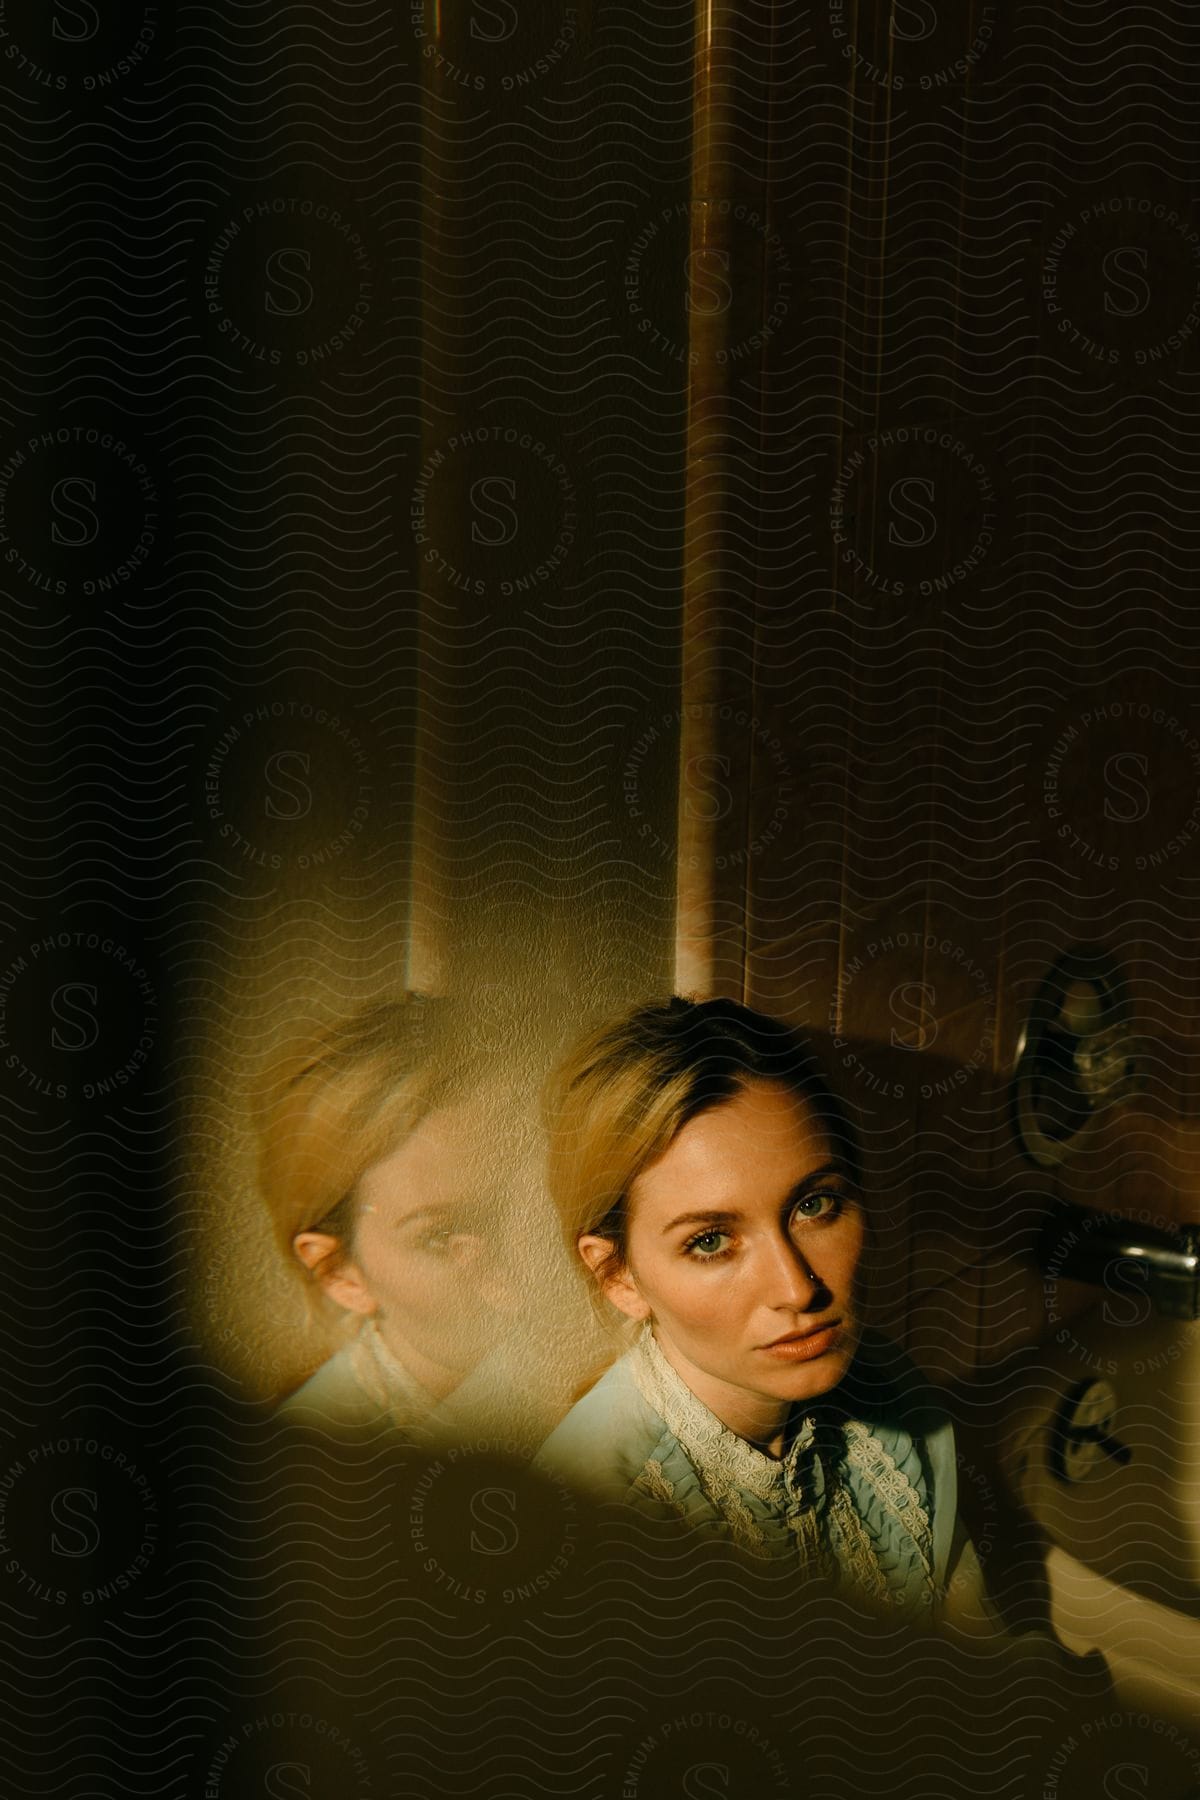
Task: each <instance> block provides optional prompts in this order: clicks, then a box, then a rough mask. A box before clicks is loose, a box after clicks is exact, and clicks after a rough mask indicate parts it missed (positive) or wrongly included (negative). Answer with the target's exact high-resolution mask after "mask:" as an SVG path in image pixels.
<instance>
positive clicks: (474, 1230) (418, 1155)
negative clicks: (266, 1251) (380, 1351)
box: [296, 1103, 513, 1394]
mask: <svg viewBox="0 0 1200 1800" xmlns="http://www.w3.org/2000/svg"><path fill="white" fill-rule="evenodd" d="M494 1133H495V1127H494V1121H492V1120H491V1113H490V1109H488V1108H486V1107H481V1106H480V1105H478V1104H472V1103H466V1104H464V1105H461V1106H452V1107H447V1108H446V1109H445V1110H443V1111H441V1112H438V1113H434V1114H432V1115H431V1117H429V1118H428V1119H425V1120H424V1121H423V1122H422V1123H421V1124H420V1125H419V1126H418V1127H417V1129H416V1130H415V1131H414V1132H412V1134H411V1135H410V1136H409V1137H408V1138H406V1139H405V1141H404V1143H402V1144H401V1145H400V1146H399V1148H398V1149H396V1150H394V1151H392V1153H391V1154H390V1155H389V1156H386V1157H384V1158H383V1160H382V1161H381V1162H377V1163H375V1164H374V1165H373V1166H372V1167H371V1168H369V1169H368V1170H367V1171H366V1173H365V1174H364V1175H363V1177H362V1178H361V1180H360V1181H359V1184H358V1190H357V1201H358V1205H357V1211H356V1221H357V1222H356V1225H355V1229H354V1239H353V1245H352V1248H351V1249H350V1251H349V1253H348V1254H344V1255H343V1256H342V1257H341V1259H340V1260H339V1261H338V1263H337V1264H336V1266H335V1267H334V1268H333V1269H332V1270H331V1272H330V1274H329V1275H328V1277H327V1278H326V1279H325V1288H326V1292H327V1293H328V1294H329V1296H330V1298H331V1299H333V1300H336V1301H337V1302H338V1304H339V1305H341V1306H344V1307H346V1308H348V1309H349V1310H351V1311H353V1312H359V1313H364V1314H367V1315H369V1316H372V1317H374V1318H375V1319H376V1321H377V1324H378V1327H379V1331H380V1334H381V1336H382V1337H383V1340H384V1343H385V1344H386V1345H387V1347H388V1348H389V1349H390V1350H391V1351H392V1353H393V1354H394V1355H395V1356H396V1357H398V1359H399V1360H400V1361H401V1362H402V1363H403V1364H404V1365H405V1367H406V1368H408V1369H409V1370H410V1371H411V1373H412V1374H414V1375H415V1376H416V1377H417V1379H418V1380H419V1381H421V1382H423V1384H424V1385H425V1386H427V1387H429V1388H430V1390H431V1391H432V1392H434V1393H435V1394H437V1393H446V1392H450V1391H451V1390H452V1388H453V1387H454V1386H455V1385H457V1382H458V1381H460V1380H461V1379H462V1377H463V1376H464V1375H465V1374H467V1373H468V1371H469V1370H470V1369H472V1368H473V1367H474V1366H475V1364H476V1363H477V1362H478V1361H479V1359H480V1357H481V1356H482V1355H483V1354H484V1352H485V1351H486V1350H487V1349H488V1348H489V1347H490V1344H491V1342H492V1341H493V1340H494V1339H495V1336H496V1328H497V1323H498V1321H497V1313H498V1312H504V1311H508V1310H509V1309H510V1307H511V1304H512V1298H513V1296H512V1289H511V1287H510V1285H509V1283H508V1281H507V1280H506V1279H505V1276H504V1275H503V1274H502V1272H501V1270H500V1267H499V1262H500V1243H501V1236H502V1234H501V1229H500V1222H499V1220H498V1218H497V1217H496V1211H497V1208H496V1203H495V1201H494V1200H493V1198H492V1195H491V1193H490V1192H489V1187H488V1184H489V1183H492V1184H494V1182H495V1180H496V1178H497V1170H496V1166H495V1160H494V1157H489V1156H488V1155H487V1154H486V1150H487V1144H486V1141H485V1140H487V1139H488V1138H489V1137H490V1138H491V1141H492V1142H493V1145H494ZM510 1178H511V1171H508V1170H506V1171H505V1181H506V1183H507V1182H508V1181H509V1179H510ZM306 1240H311V1241H314V1242H316V1243H318V1245H319V1244H320V1243H321V1240H320V1238H319V1236H318V1234H316V1233H302V1234H301V1236H300V1237H299V1238H298V1239H297V1241H296V1249H297V1253H298V1254H299V1255H300V1256H301V1258H302V1259H303V1260H305V1261H309V1257H308V1256H307V1255H306V1253H305V1241H306ZM330 1242H331V1240H329V1239H325V1240H324V1243H325V1244H326V1245H328V1244H329V1243H330Z"/></svg>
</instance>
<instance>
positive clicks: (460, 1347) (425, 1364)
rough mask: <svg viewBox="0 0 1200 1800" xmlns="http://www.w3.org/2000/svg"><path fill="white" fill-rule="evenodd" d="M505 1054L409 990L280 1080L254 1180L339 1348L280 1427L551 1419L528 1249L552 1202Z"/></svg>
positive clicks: (284, 1065) (267, 1095) (523, 1434)
mask: <svg viewBox="0 0 1200 1800" xmlns="http://www.w3.org/2000/svg"><path fill="white" fill-rule="evenodd" d="M500 1048H501V1045H500V1043H499V1042H497V1041H496V1038H495V1034H493V1035H492V1037H491V1038H490V1039H489V1037H488V1034H487V1033H486V1032H485V1031H484V1030H483V1029H482V1026H481V1021H480V1019H479V1017H478V1015H477V1013H476V1014H472V1015H471V1016H469V1017H468V1016H465V1015H464V1012H463V1010H462V1008H461V1007H458V1006H456V1005H455V1004H454V1003H451V1002H450V1001H447V1000H440V999H439V1000H430V999H425V998H423V997H421V996H417V995H414V996H410V997H409V998H407V999H406V1000H403V1001H396V1002H389V1003H386V1004H383V1005H379V1006H375V1007H372V1008H369V1009H368V1010H367V1011H365V1012H363V1013H360V1014H359V1015H357V1016H356V1017H354V1018H352V1019H348V1020H346V1021H344V1022H343V1023H342V1024H340V1025H338V1026H336V1027H335V1028H334V1029H332V1030H331V1031H329V1032H327V1033H326V1034H325V1035H324V1036H323V1037H322V1038H321V1039H320V1040H318V1042H316V1043H315V1044H312V1045H309V1046H307V1047H305V1048H303V1049H301V1050H300V1051H298V1052H297V1053H295V1054H294V1055H292V1056H290V1057H286V1058H284V1059H282V1061H281V1062H280V1063H277V1064H276V1065H275V1066H274V1067H273V1068H272V1069H271V1071H269V1073H268V1075H267V1077H266V1079H265V1081H264V1084H263V1091H262V1093H261V1095H260V1100H259V1104H260V1115H261V1116H260V1159H259V1184H260V1188H261V1191H262V1194H263V1197H264V1199H265V1201H266V1203H267V1206H268V1208H269V1210H270V1212H271V1216H272V1220H273V1223H274V1227H275V1234H276V1238H277V1241H278V1243H279V1246H280V1249H281V1251H282V1253H283V1255H284V1256H285V1257H286V1258H287V1260H288V1263H289V1265H290V1266H291V1267H292V1268H293V1269H294V1270H295V1271H296V1273H297V1276H298V1277H299V1278H300V1279H302V1280H303V1281H304V1283H305V1286H306V1288H307V1290H308V1297H309V1301H310V1308H309V1310H310V1319H311V1322H312V1323H313V1324H314V1325H315V1326H317V1327H318V1329H319V1333H320V1335H321V1336H322V1337H323V1338H324V1339H325V1341H326V1343H329V1342H330V1340H332V1342H334V1343H336V1342H337V1341H338V1340H341V1347H340V1348H337V1349H336V1350H335V1351H334V1354H332V1355H331V1356H330V1357H329V1358H328V1360H327V1361H325V1362H324V1363H323V1364H322V1366H321V1367H320V1368H319V1369H318V1370H317V1371H316V1373H315V1374H314V1375H313V1376H312V1377H311V1378H310V1379H309V1380H308V1381H307V1382H305V1384H304V1385H303V1387H301V1388H300V1389H299V1391H298V1392H297V1393H295V1394H293V1395H292V1396H291V1398H290V1399H288V1400H287V1401H285V1403H284V1407H283V1411H284V1413H285V1415H286V1416H288V1417H291V1418H293V1419H308V1420H311V1421H313V1422H317V1423H320V1422H326V1423H330V1422H332V1423H337V1424H355V1423H361V1424H367V1423H371V1422H374V1421H380V1420H383V1421H390V1423H391V1424H392V1425H394V1426H396V1427H398V1428H399V1429H400V1430H401V1431H402V1432H403V1434H404V1435H405V1436H406V1437H407V1438H409V1439H412V1440H416V1441H427V1440H430V1439H434V1438H447V1437H452V1438H463V1437H466V1436H469V1435H472V1434H480V1433H485V1434H486V1433H491V1432H494V1431H496V1430H497V1429H502V1430H503V1433H504V1435H505V1438H506V1440H509V1441H513V1442H515V1443H518V1444H520V1443H522V1442H524V1443H526V1444H529V1445H532V1444H534V1443H536V1442H537V1441H538V1439H539V1438H540V1437H541V1436H542V1435H544V1433H545V1430H546V1428H547V1425H548V1424H549V1422H550V1420H551V1419H552V1418H553V1417H555V1416H556V1414H555V1410H554V1398H555V1396H554V1395H553V1394H549V1393H540V1392H539V1389H538V1386H537V1384H536V1383H534V1382H531V1381H530V1380H529V1379H528V1374H527V1370H526V1369H525V1367H524V1353H525V1351H526V1349H527V1347H528V1339H529V1326H528V1321H527V1320H525V1319H523V1318H522V1316H521V1315H522V1312H523V1303H522V1294H523V1293H528V1292H530V1287H529V1267H528V1256H527V1254H526V1256H525V1258H524V1259H522V1257H521V1256H520V1255H519V1254H518V1251H517V1246H518V1244H519V1243H524V1244H526V1245H527V1241H528V1240H529V1239H530V1238H534V1239H536V1237H537V1236H540V1235H542V1233H541V1232H539V1230H538V1226H539V1224H540V1220H539V1218H538V1214H539V1211H542V1210H543V1209H544V1204H545V1203H544V1199H543V1198H542V1195H541V1190H540V1184H539V1182H538V1180H537V1174H536V1141H535V1135H534V1131H533V1125H532V1121H530V1120H528V1119H527V1118H526V1117H524V1111H525V1095H524V1094H522V1093H521V1091H520V1082H519V1077H518V1074H517V1070H516V1068H515V1067H514V1066H513V1063H514V1056H513V1051H514V1045H513V1041H512V1038H511V1035H510V1034H505V1035H504V1037H503V1049H504V1052H505V1063H506V1065H507V1066H506V1068H505V1072H504V1074H503V1075H501V1074H499V1073H498V1061H499V1054H500ZM518 1266H521V1267H522V1274H523V1277H524V1279H523V1282H522V1286H521V1288H518V1285H517V1280H516V1271H517V1269H518ZM518 1369H519V1370H520V1372H519V1373H518Z"/></svg>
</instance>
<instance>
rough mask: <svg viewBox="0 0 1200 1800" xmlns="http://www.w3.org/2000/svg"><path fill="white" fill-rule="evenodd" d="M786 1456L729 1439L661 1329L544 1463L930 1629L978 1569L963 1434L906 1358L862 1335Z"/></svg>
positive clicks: (584, 1407)
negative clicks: (672, 1356)
mask: <svg viewBox="0 0 1200 1800" xmlns="http://www.w3.org/2000/svg"><path fill="white" fill-rule="evenodd" d="M797 1413H798V1416H796V1417H794V1419H793V1425H792V1432H791V1436H790V1438H789V1440H788V1443H787V1447H786V1450H785V1452H784V1454H783V1456H782V1457H780V1458H775V1457H771V1456H768V1455H767V1454H766V1453H765V1452H763V1451H761V1450H759V1449H758V1448H757V1447H756V1446H754V1445H752V1444H749V1443H747V1442H746V1441H745V1439H743V1438H740V1437H738V1436H737V1435H736V1433H734V1432H732V1431H730V1430H729V1429H728V1428H727V1427H726V1426H725V1425H723V1424H722V1423H721V1421H720V1420H719V1419H718V1418H717V1417H716V1415H715V1414H714V1413H712V1412H711V1411H710V1410H709V1409H708V1407H706V1406H705V1405H704V1404H703V1402H702V1401H700V1400H698V1399H697V1397H696V1396H695V1395H694V1394H693V1393H692V1392H691V1390H690V1388H688V1386H687V1385H686V1383H685V1382H684V1381H683V1380H682V1379H681V1377H680V1376H679V1375H678V1374H677V1373H676V1372H675V1370H674V1369H673V1368H672V1366H671V1365H670V1363H668V1362H667V1360H666V1358H665V1357H664V1356H663V1355H662V1352H661V1351H660V1350H659V1347H658V1345H657V1343H656V1342H655V1339H654V1337H653V1334H652V1333H651V1331H650V1329H649V1327H646V1328H645V1329H644V1330H643V1332H642V1335H641V1336H640V1338H639V1339H638V1342H637V1343H636V1344H635V1346H634V1347H633V1349H631V1350H630V1351H629V1352H628V1353H627V1354H626V1355H625V1356H623V1357H621V1359H620V1360H619V1361H618V1362H616V1363H615V1364H614V1365H613V1367H612V1368H611V1369H609V1370H608V1372H607V1373H606V1374H605V1375H604V1376H603V1377H602V1378H601V1380H600V1381H599V1382H597V1384H596V1385H595V1387H593V1388H592V1389H591V1390H590V1392H589V1393H587V1394H586V1395H585V1396H584V1397H583V1399H582V1400H580V1401H579V1402H578V1404H577V1405H576V1406H575V1407H573V1408H572V1410H571V1412H570V1413H569V1414H568V1415H567V1417H566V1418H565V1419H564V1420H563V1422H562V1424H561V1425H560V1426H559V1427H558V1429H557V1430H556V1431H554V1432H553V1433H552V1434H551V1436H550V1437H549V1438H548V1439H547V1441H546V1442H545V1444H544V1445H543V1446H542V1449H541V1451H540V1452H539V1455H538V1462H539V1463H540V1464H541V1466H542V1467H543V1468H545V1469H547V1470H548V1471H550V1472H552V1473H554V1474H556V1475H558V1476H559V1477H561V1478H564V1479H566V1480H569V1481H573V1482H574V1483H575V1484H576V1485H577V1486H579V1487H580V1488H582V1489H584V1490H591V1491H592V1492H594V1493H597V1494H599V1495H601V1496H605V1497H608V1498H611V1499H619V1500H623V1501H625V1502H628V1503H630V1504H632V1505H634V1506H637V1507H639V1508H646V1509H649V1510H652V1511H655V1512H657V1513H659V1514H660V1515H662V1514H663V1513H667V1514H671V1515H674V1516H675V1517H677V1518H679V1519H681V1520H682V1521H684V1522H685V1523H686V1524H688V1525H691V1526H694V1527H697V1528H699V1529H701V1530H703V1531H705V1532H707V1533H711V1534H713V1535H716V1536H720V1537H723V1538H726V1539H728V1540H730V1541H731V1542H733V1543H735V1544H737V1545H738V1546H740V1547H741V1548H742V1549H744V1550H745V1551H747V1552H749V1553H750V1554H751V1555H753V1556H756V1557H762V1558H771V1559H774V1558H787V1559H791V1560H792V1561H793V1562H794V1563H795V1565H796V1567H797V1570H798V1572H800V1573H809V1574H819V1575H822V1576H824V1577H826V1578H827V1579H830V1580H832V1581H833V1582H834V1583H835V1584H836V1585H838V1586H841V1587H845V1588H847V1589H851V1590H856V1591H857V1592H858V1593H859V1594H860V1595H862V1596H865V1597H866V1598H868V1599H869V1600H873V1601H875V1602H876V1603H879V1604H882V1605H886V1606H887V1607H888V1608H889V1610H893V1611H894V1612H895V1613H896V1614H897V1615H898V1616H900V1617H903V1618H906V1619H911V1620H912V1621H913V1622H928V1623H932V1622H934V1620H935V1619H936V1618H937V1617H938V1616H939V1615H940V1611H941V1603H942V1600H943V1597H944V1596H945V1594H946V1592H947V1589H948V1587H949V1584H950V1583H951V1581H952V1580H954V1579H955V1578H956V1575H957V1576H958V1577H959V1578H960V1579H959V1585H960V1586H961V1576H962V1573H963V1568H964V1559H966V1562H967V1563H971V1562H973V1560H974V1553H973V1551H972V1550H971V1547H970V1543H969V1540H968V1539H967V1536H966V1533H965V1531H964V1530H963V1529H962V1527H961V1526H960V1525H959V1522H958V1506H957V1467H956V1461H955V1450H954V1430H953V1426H952V1424H951V1421H950V1419H949V1417H948V1416H947V1415H946V1413H945V1412H944V1411H943V1410H941V1409H939V1408H938V1406H937V1405H936V1403H935V1401H934V1399H933V1396H932V1394H931V1392H930V1390H929V1389H928V1387H927V1384H926V1383H925V1382H924V1381H923V1379H922V1378H921V1376H920V1375H919V1374H918V1372H917V1370H916V1369H915V1368H914V1366H913V1364H912V1363H911V1362H909V1360H908V1358H907V1357H905V1356H904V1355H903V1353H902V1352H901V1351H900V1350H899V1349H898V1348H897V1347H896V1346H895V1345H894V1344H891V1343H890V1342H889V1341H888V1340H887V1339H886V1338H883V1337H881V1336H879V1335H878V1334H877V1333H864V1337H863V1341H862V1343H861V1345H860V1347H859V1350H858V1353H857V1355H856V1357H855V1360H854V1362H853V1364H852V1365H851V1368H850V1369H849V1370H848V1371H847V1374H846V1377H845V1378H844V1380H843V1381H842V1382H841V1383H840V1384H839V1386H838V1387H837V1388H835V1389H834V1390H833V1391H832V1392H831V1393H830V1394H827V1395H823V1396H822V1397H821V1398H820V1399H819V1400H817V1401H814V1402H811V1403H810V1404H808V1405H807V1406H805V1407H804V1408H803V1409H802V1410H801V1409H797Z"/></svg>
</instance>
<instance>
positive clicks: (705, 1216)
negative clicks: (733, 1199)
mask: <svg viewBox="0 0 1200 1800" xmlns="http://www.w3.org/2000/svg"><path fill="white" fill-rule="evenodd" d="M741 1216H742V1215H741V1213H740V1212H731V1211H728V1210H725V1211H722V1212H685V1213H680V1214H679V1216H678V1218H675V1219H672V1220H671V1223H670V1224H669V1225H664V1226H663V1228H662V1235H663V1237H666V1235H667V1233H668V1232H669V1231H677V1230H678V1228H679V1227H680V1226H681V1225H732V1224H733V1222H734V1221H735V1220H736V1219H740V1218H741Z"/></svg>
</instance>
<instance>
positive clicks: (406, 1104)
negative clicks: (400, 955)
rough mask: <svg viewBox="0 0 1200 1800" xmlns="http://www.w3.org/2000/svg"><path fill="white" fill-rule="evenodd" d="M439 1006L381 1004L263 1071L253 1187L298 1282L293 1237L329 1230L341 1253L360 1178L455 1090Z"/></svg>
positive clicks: (412, 1001)
mask: <svg viewBox="0 0 1200 1800" xmlns="http://www.w3.org/2000/svg"><path fill="white" fill-rule="evenodd" d="M445 1005H446V1003H445V1002H444V1001H440V1000H430V999H427V998H426V997H424V996H423V995H419V994H410V995H407V996H406V997H405V998H404V999H403V1000H397V1001H385V1002H383V1003H381V1004H379V1005H376V1006H372V1007H369V1008H367V1009H366V1010H365V1011H364V1012H361V1013H358V1014H356V1015H355V1016H354V1017H352V1018H348V1019H345V1020H342V1021H341V1022H340V1023H339V1024H337V1025H334V1026H332V1027H331V1028H330V1029H328V1030H327V1031H325V1032H323V1033H322V1034H320V1036H318V1037H317V1038H316V1039H313V1040H309V1041H307V1042H304V1041H301V1042H299V1043H295V1044H293V1045H291V1046H289V1048H288V1049H287V1050H285V1051H284V1053H283V1054H282V1055H280V1056H277V1057H276V1058H274V1059H273V1060H272V1062H271V1064H270V1065H269V1067H268V1068H267V1069H265V1070H264V1072H263V1075H262V1077H261V1079H260V1081H259V1084H258V1089H257V1093H256V1095H255V1107H256V1112H257V1115H258V1118H257V1123H258V1142H259V1155H258V1186H259V1192H260V1193H261V1195H262V1198H263V1201H264V1202H265V1204H266V1207H267V1211H268V1213H269V1214H270V1217H271V1223H272V1225H273V1227H274V1233H275V1239H276V1242H277V1244H278V1245H279V1248H280V1250H281V1252H282V1253H283V1255H284V1256H285V1258H286V1259H287V1261H288V1263H289V1265H291V1266H292V1267H294V1268H295V1270H296V1273H297V1275H298V1276H303V1273H304V1271H303V1270H302V1269H301V1266H300V1264H299V1262H298V1261H297V1259H296V1258H295V1256H294V1254H293V1250H292V1245H293V1243H294V1241H295V1238H296V1236H297V1234H298V1233H299V1232H302V1231H323V1232H328V1233H329V1235H330V1236H332V1237H336V1238H338V1239H339V1240H340V1246H339V1248H342V1247H345V1246H346V1245H348V1244H349V1242H350V1240H351V1239H352V1237H353V1228H354V1210H355V1209H354V1194H355V1189H356V1188H357V1186H358V1183H359V1181H360V1180H361V1179H362V1177H363V1175H364V1174H365V1173H366V1171H367V1170H368V1169H369V1168H371V1167H372V1166H373V1165H374V1164H375V1163H377V1162H379V1161H381V1160H382V1159H383V1158H384V1157H385V1156H387V1155H388V1154H389V1153H390V1152H391V1151H392V1150H394V1149H396V1148H397V1147H398V1146H399V1145H400V1144H401V1143H403V1141H404V1140H405V1139H406V1138H407V1137H408V1136H409V1135H410V1133H411V1132H413V1131H415V1129H416V1127H417V1126H418V1125H419V1124H420V1123H421V1121H422V1120H423V1119H425V1118H427V1117H428V1115H429V1113H430V1112H432V1111H433V1110H434V1109H435V1108H436V1107H438V1106H440V1105H443V1104H445V1103H446V1101H447V1100H448V1099H449V1098H450V1097H451V1094H452V1092H453V1091H454V1090H455V1089H457V1088H458V1086H459V1085H460V1080H459V1079H456V1078H455V1076H454V1074H453V1073H452V1072H451V1070H450V1069H449V1068H447V1066H446V1062H447V1059H446V1057H445V1055H444V1051H443V1045H442V1043H441V1042H440V1040H442V1039H443V1038H444V1036H445V1029H444V1017H443V1016H442V1015H443V1014H444V1009H445ZM461 1073H462V1071H461V1069H460V1071H459V1077H460V1078H461ZM325 1266H326V1267H328V1264H326V1265H325Z"/></svg>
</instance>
